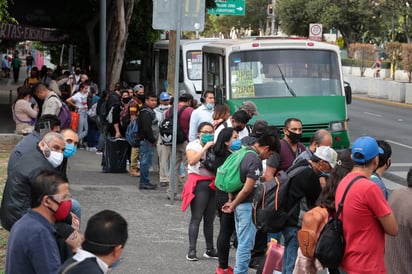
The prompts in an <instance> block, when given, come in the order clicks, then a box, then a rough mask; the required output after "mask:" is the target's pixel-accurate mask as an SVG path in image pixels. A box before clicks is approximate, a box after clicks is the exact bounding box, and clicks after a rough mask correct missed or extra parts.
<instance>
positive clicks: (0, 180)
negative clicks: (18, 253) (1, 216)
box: [0, 152, 10, 274]
mask: <svg viewBox="0 0 412 274" xmlns="http://www.w3.org/2000/svg"><path fill="white" fill-rule="evenodd" d="M9 155H10V153H9V152H7V153H6V152H0V197H3V189H4V184H5V183H6V177H7V163H8V161H9ZM8 236H9V232H8V231H7V230H5V229H4V228H2V227H1V226H0V274H3V273H4V272H5V265H6V245H7V239H8Z"/></svg>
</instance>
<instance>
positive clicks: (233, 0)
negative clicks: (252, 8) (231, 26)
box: [207, 0, 245, 16]
mask: <svg viewBox="0 0 412 274" xmlns="http://www.w3.org/2000/svg"><path fill="white" fill-rule="evenodd" d="M215 3H216V9H208V10H207V13H209V14H224V15H238V16H244V15H245V0H228V1H216V2H215Z"/></svg>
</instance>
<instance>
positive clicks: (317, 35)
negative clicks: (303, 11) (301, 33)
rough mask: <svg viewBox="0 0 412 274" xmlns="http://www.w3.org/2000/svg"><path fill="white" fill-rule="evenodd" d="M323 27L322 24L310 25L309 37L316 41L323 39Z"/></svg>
mask: <svg viewBox="0 0 412 274" xmlns="http://www.w3.org/2000/svg"><path fill="white" fill-rule="evenodd" d="M322 33H323V28H322V24H310V25H309V39H310V40H315V41H322Z"/></svg>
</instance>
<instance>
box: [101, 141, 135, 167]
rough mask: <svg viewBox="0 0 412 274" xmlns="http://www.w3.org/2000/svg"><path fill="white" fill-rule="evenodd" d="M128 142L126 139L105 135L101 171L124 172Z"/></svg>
mask: <svg viewBox="0 0 412 274" xmlns="http://www.w3.org/2000/svg"><path fill="white" fill-rule="evenodd" d="M128 152H129V143H128V142H127V141H126V139H122V138H117V139H115V138H114V137H107V139H106V142H105V144H104V152H103V159H102V168H103V172H107V173H125V172H127V169H126V162H127V159H128V156H129V155H128Z"/></svg>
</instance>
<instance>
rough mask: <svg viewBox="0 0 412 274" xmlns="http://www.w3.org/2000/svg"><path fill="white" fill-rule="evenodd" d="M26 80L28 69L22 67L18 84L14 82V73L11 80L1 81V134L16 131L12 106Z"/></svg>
mask: <svg viewBox="0 0 412 274" xmlns="http://www.w3.org/2000/svg"><path fill="white" fill-rule="evenodd" d="M26 78H27V73H26V67H22V68H20V74H19V81H18V82H17V84H15V83H14V80H13V72H11V74H10V78H1V79H0V133H14V130H15V129H16V125H15V123H14V121H13V115H12V112H11V104H12V103H13V102H14V100H15V99H16V98H17V88H18V87H20V86H22V85H23V82H24V80H25V79H26Z"/></svg>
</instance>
